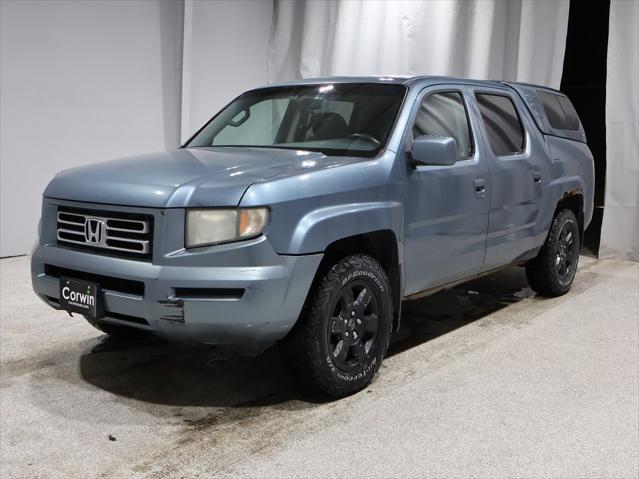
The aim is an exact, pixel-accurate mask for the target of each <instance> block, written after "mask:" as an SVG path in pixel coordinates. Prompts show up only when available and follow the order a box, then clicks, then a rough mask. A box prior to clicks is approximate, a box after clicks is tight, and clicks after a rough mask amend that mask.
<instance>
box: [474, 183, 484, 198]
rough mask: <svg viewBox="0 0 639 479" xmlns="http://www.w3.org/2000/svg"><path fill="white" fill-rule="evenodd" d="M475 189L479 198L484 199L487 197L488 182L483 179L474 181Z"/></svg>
mask: <svg viewBox="0 0 639 479" xmlns="http://www.w3.org/2000/svg"><path fill="white" fill-rule="evenodd" d="M473 189H474V190H475V196H476V197H477V198H480V199H481V198H484V197H485V196H486V180H484V179H483V178H477V179H475V180H473Z"/></svg>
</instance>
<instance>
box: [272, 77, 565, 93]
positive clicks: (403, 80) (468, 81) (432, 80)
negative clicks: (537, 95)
mask: <svg viewBox="0 0 639 479" xmlns="http://www.w3.org/2000/svg"><path fill="white" fill-rule="evenodd" d="M324 83H390V84H400V85H406V86H409V87H412V86H424V85H429V84H436V83H458V84H464V85H485V86H493V87H498V88H499V87H501V88H503V87H504V85H521V86H527V87H534V88H542V89H544V90H550V91H555V92H557V91H558V90H555V89H554V88H550V87H548V86H544V85H534V84H532V83H521V82H506V81H500V80H477V79H473V78H463V77H454V76H443V75H420V76H403V75H389V76H333V77H330V76H329V77H317V78H303V79H299V80H291V81H286V82H278V83H272V84H270V85H268V87H282V86H296V85H319V84H324Z"/></svg>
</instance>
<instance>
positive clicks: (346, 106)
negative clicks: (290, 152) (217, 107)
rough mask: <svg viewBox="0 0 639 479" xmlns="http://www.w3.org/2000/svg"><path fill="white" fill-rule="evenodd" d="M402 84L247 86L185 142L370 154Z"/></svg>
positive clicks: (385, 133)
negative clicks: (252, 87)
mask: <svg viewBox="0 0 639 479" xmlns="http://www.w3.org/2000/svg"><path fill="white" fill-rule="evenodd" d="M405 91H406V88H405V87H404V86H402V85H397V84H382V83H335V84H322V85H302V86H291V87H273V88H264V89H261V90H253V91H250V92H248V93H245V94H243V95H241V96H239V97H238V98H236V99H235V100H234V101H233V102H232V103H231V104H230V105H228V106H227V107H226V108H225V109H224V110H222V111H221V112H220V113H218V114H217V116H215V117H214V118H213V119H212V120H211V121H210V122H209V123H208V124H207V125H206V126H205V127H204V128H203V129H202V130H201V131H200V132H198V133H197V134H196V135H195V136H194V137H193V138H192V139H191V141H189V142H188V143H187V144H186V145H185V146H187V147H261V148H288V149H295V150H309V151H320V152H322V153H324V154H326V155H349V156H367V157H373V156H375V155H376V154H377V153H378V152H379V151H380V150H381V149H382V148H383V147H384V145H385V144H386V141H387V140H388V137H389V135H390V133H391V129H392V128H393V124H394V123H395V118H396V116H397V113H398V112H399V109H400V107H401V104H402V101H403V99H404V94H405Z"/></svg>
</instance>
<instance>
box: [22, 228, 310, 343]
mask: <svg viewBox="0 0 639 479" xmlns="http://www.w3.org/2000/svg"><path fill="white" fill-rule="evenodd" d="M321 259H322V255H321V254H315V255H304V256H283V255H278V254H277V253H275V251H274V250H273V248H272V247H271V245H270V243H269V241H268V239H267V238H265V237H261V238H257V239H255V240H251V241H246V242H242V243H235V244H231V245H220V246H215V247H209V248H199V249H198V250H197V251H186V250H180V251H175V252H173V253H170V254H166V255H164V256H163V258H162V263H163V264H156V263H155V260H154V261H153V262H144V261H137V260H131V259H123V258H114V257H109V256H102V255H98V254H93V253H89V252H84V251H79V250H73V249H69V248H65V247H59V246H56V245H55V244H40V245H38V246H36V248H35V249H34V251H33V256H32V260H31V273H32V283H33V289H34V291H35V292H36V294H38V296H40V297H41V298H42V299H43V300H44V301H45V302H47V303H48V304H49V305H51V306H52V307H54V308H56V309H59V291H58V289H59V286H58V282H59V280H58V277H59V276H61V275H66V276H71V277H73V276H74V274H75V275H76V276H79V277H81V278H85V279H88V280H94V281H96V282H98V283H102V284H103V288H102V289H103V298H104V304H105V310H106V311H107V313H106V317H105V318H103V320H104V321H106V322H109V323H113V324H123V325H127V326H133V327H137V328H142V329H148V330H152V331H155V332H157V333H159V334H161V335H164V336H167V337H170V338H175V339H179V340H184V341H195V342H201V343H207V344H257V343H269V342H272V341H276V340H278V339H281V338H283V337H284V336H285V335H286V334H287V332H288V331H289V330H290V329H291V327H292V326H293V325H294V324H295V321H296V320H297V318H298V316H299V313H300V311H301V309H302V306H303V304H304V301H305V299H306V295H307V293H308V290H309V288H310V286H311V283H312V281H313V277H314V275H315V272H316V270H317V267H318V266H319V263H320V261H321ZM253 263H255V265H253ZM236 264H237V265H241V266H235V265H236ZM222 265H223V266H222ZM96 278H97V279H96Z"/></svg>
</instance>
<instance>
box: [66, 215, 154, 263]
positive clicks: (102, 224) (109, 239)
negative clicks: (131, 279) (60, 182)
mask: <svg viewBox="0 0 639 479" xmlns="http://www.w3.org/2000/svg"><path fill="white" fill-rule="evenodd" d="M57 219H58V225H57V238H58V243H61V244H65V245H69V246H77V247H81V248H89V249H95V250H105V252H112V253H119V254H126V255H136V256H137V255H139V256H149V255H150V253H151V239H152V231H151V230H152V224H153V223H152V217H147V216H143V215H134V214H128V213H112V212H105V211H93V210H91V211H89V210H79V209H70V208H69V209H67V208H60V209H59V210H58V218H57Z"/></svg>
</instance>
